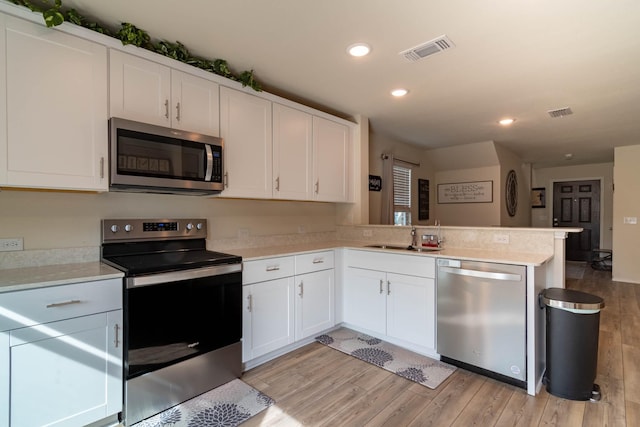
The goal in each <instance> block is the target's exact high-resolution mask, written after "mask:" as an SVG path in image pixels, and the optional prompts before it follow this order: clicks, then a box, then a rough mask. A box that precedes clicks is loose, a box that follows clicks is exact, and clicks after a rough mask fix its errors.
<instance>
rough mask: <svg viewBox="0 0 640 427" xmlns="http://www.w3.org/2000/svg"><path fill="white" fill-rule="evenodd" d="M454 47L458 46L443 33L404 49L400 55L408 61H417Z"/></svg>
mask: <svg viewBox="0 0 640 427" xmlns="http://www.w3.org/2000/svg"><path fill="white" fill-rule="evenodd" d="M454 47H456V45H455V44H453V42H452V41H451V40H450V39H449V37H447V36H445V35H442V36H440V37H438V38H436V39H433V40H430V41H428V42H425V43H422V44H421V45H418V46H415V47H412V48H411V49H407V50H405V51H402V52H400V55H402V56H404V57H405V59H406V60H407V61H411V62H416V61H419V60H421V59H423V58H426V57H427V56H431V55H435V54H436V53H440V52H442V51H444V50H447V49H451V48H454Z"/></svg>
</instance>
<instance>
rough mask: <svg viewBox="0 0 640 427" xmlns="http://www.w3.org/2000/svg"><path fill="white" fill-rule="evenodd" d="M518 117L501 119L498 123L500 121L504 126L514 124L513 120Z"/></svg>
mask: <svg viewBox="0 0 640 427" xmlns="http://www.w3.org/2000/svg"><path fill="white" fill-rule="evenodd" d="M515 121H516V119H511V118H509V119H502V120H500V121H498V123H500V124H501V125H502V126H509V125H510V124H512V123H513V122H515Z"/></svg>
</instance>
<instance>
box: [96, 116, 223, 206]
mask: <svg viewBox="0 0 640 427" xmlns="http://www.w3.org/2000/svg"><path fill="white" fill-rule="evenodd" d="M222 151H223V141H222V139H221V138H218V137H215V136H210V135H202V134H198V133H193V132H185V131H181V130H177V129H171V128H165V127H161V126H155V125H150V124H146V123H139V122H134V121H131V120H126V119H120V118H117V117H113V118H111V119H110V120H109V186H110V189H111V190H112V191H136V192H147V193H179V194H192V195H206V194H215V193H219V192H220V191H222V189H223V182H222V180H223V174H224V172H223V153H222Z"/></svg>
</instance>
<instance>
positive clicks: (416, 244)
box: [411, 227, 418, 248]
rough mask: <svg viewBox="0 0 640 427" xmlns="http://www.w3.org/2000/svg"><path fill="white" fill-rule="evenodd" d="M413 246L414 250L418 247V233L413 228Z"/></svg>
mask: <svg viewBox="0 0 640 427" xmlns="http://www.w3.org/2000/svg"><path fill="white" fill-rule="evenodd" d="M411 246H412V247H414V248H415V247H417V246H418V233H417V232H416V228H415V227H411Z"/></svg>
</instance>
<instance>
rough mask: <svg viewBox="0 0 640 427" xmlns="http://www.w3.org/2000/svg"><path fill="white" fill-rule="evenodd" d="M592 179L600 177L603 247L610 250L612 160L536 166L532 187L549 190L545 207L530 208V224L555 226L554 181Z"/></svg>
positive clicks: (601, 237)
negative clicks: (570, 164)
mask: <svg viewBox="0 0 640 427" xmlns="http://www.w3.org/2000/svg"><path fill="white" fill-rule="evenodd" d="M591 179H599V180H601V186H600V192H601V198H600V222H601V224H600V247H601V248H605V249H611V248H612V239H613V234H612V228H613V163H597V164H590V165H576V166H563V167H554V168H540V169H533V171H532V187H533V188H538V187H543V188H545V189H546V207H545V208H536V209H531V226H532V227H551V226H552V225H553V183H554V182H560V181H580V180H591ZM616 190H617V188H616Z"/></svg>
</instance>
